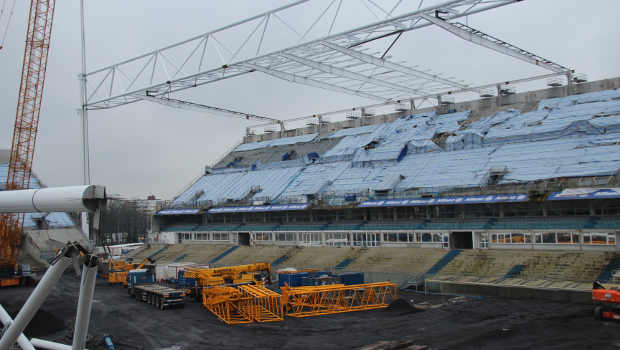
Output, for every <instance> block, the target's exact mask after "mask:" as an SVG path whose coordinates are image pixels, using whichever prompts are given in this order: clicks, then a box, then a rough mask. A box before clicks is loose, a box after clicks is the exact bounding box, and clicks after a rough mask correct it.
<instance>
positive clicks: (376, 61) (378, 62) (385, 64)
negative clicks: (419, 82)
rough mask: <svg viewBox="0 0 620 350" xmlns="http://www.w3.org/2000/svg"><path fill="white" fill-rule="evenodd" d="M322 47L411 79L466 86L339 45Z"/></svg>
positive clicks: (327, 44)
mask: <svg viewBox="0 0 620 350" xmlns="http://www.w3.org/2000/svg"><path fill="white" fill-rule="evenodd" d="M322 44H323V45H325V46H327V47H329V48H330V49H332V50H335V51H338V52H340V53H342V54H344V55H347V56H350V57H354V58H356V59H358V60H360V61H362V62H365V63H368V64H372V65H375V66H377V67H382V68H387V69H390V70H395V71H397V72H401V73H404V74H408V75H410V76H412V77H416V78H421V79H425V80H431V81H436V82H440V83H442V84H445V85H448V86H452V87H459V88H466V87H467V85H466V84H463V83H459V82H457V81H453V80H449V79H445V78H442V77H440V76H438V75H435V74H430V73H426V72H422V71H419V70H417V69H413V68H410V67H407V66H403V65H400V64H398V63H394V62H390V61H388V60H384V59H381V58H377V57H375V56H372V55H368V54H365V53H363V52H359V51H356V50H353V49H349V48H346V47H343V46H340V45H336V44H334V43H330V42H327V41H324V42H322Z"/></svg>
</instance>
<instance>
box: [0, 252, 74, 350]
mask: <svg viewBox="0 0 620 350" xmlns="http://www.w3.org/2000/svg"><path fill="white" fill-rule="evenodd" d="M63 253H66V254H64V255H59V256H58V257H57V258H56V260H55V261H54V262H53V263H52V264H51V265H50V267H49V268H48V269H47V271H46V272H45V274H44V275H43V278H42V279H41V281H39V284H37V287H36V288H35V289H34V291H32V294H30V297H29V298H28V300H26V303H25V304H24V305H23V306H22V308H21V310H20V311H19V314H17V317H15V321H14V322H13V323H12V324H11V325H10V326H9V328H8V329H7V330H6V331H5V332H4V334H3V335H2V339H0V350H9V349H10V347H11V346H12V345H13V344H15V342H16V341H17V338H19V335H20V334H21V333H22V332H23V331H24V329H26V326H27V325H28V323H30V321H31V320H32V318H33V317H34V315H35V314H36V313H37V311H38V310H39V308H40V307H41V305H42V304H43V302H44V301H45V299H46V298H47V297H48V295H49V294H50V293H51V292H52V290H53V289H54V288H53V287H54V285H55V284H56V282H58V280H59V279H60V277H61V276H62V274H63V272H65V270H66V269H67V267H69V265H71V258H70V257H69V256H67V255H68V254H70V253H71V251H67V252H65V251H64V250H63Z"/></svg>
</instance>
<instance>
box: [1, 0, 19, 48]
mask: <svg viewBox="0 0 620 350" xmlns="http://www.w3.org/2000/svg"><path fill="white" fill-rule="evenodd" d="M15 2H17V0H13V5H11V12H9V18H8V19H7V21H6V26H5V27H4V34H3V35H2V41H1V42H0V49H1V48H3V47H4V42H5V40H6V35H7V34H8V32H9V26H10V25H11V19H12V18H13V13H14V12H15ZM5 5H6V0H4V1H3V2H2V13H4V8H5ZM1 18H2V14H0V19H1Z"/></svg>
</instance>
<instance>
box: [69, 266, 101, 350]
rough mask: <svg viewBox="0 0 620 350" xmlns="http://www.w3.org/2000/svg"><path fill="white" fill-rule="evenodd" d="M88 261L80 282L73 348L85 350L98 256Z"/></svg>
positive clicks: (74, 349)
mask: <svg viewBox="0 0 620 350" xmlns="http://www.w3.org/2000/svg"><path fill="white" fill-rule="evenodd" d="M93 259H94V261H87V262H86V263H84V266H83V268H82V281H81V283H80V298H79V300H78V308H77V314H76V316H75V329H74V331H73V346H72V349H73V350H84V346H85V345H86V336H87V335H88V324H89V323H90V312H91V307H92V300H93V295H94V294H95V282H96V278H97V260H96V259H97V258H95V257H93Z"/></svg>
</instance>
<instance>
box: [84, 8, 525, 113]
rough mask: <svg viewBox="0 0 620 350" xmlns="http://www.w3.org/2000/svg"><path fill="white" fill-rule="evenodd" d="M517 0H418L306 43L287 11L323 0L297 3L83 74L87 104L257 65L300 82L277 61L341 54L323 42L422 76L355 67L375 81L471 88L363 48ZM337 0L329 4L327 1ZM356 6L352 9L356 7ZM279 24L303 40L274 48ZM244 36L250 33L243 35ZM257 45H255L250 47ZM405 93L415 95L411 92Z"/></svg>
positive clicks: (177, 87) (391, 93) (366, 88)
mask: <svg viewBox="0 0 620 350" xmlns="http://www.w3.org/2000/svg"><path fill="white" fill-rule="evenodd" d="M519 1H522V0H445V1H443V2H439V1H438V2H439V3H437V4H433V5H429V6H427V7H424V8H422V1H420V3H419V5H418V7H417V9H415V10H413V11H410V12H406V13H403V14H400V15H392V12H393V9H392V11H389V12H387V11H385V10H384V11H383V12H385V13H386V18H385V19H383V20H380V21H377V22H374V23H371V24H368V25H363V26H360V27H356V28H353V29H350V30H347V31H344V32H341V33H338V34H332V33H331V30H332V29H333V28H334V26H333V24H332V25H331V26H330V31H329V32H327V34H326V36H323V37H319V38H317V39H308V40H307V41H304V40H305V39H304V35H302V34H300V33H306V32H307V31H308V30H309V29H305V28H300V27H304V24H303V23H295V22H291V23H289V22H287V21H285V20H284V17H282V16H281V15H282V14H283V13H282V12H284V11H293V10H294V9H295V8H296V7H297V6H298V5H301V4H307V5H308V6H311V5H310V4H319V3H320V2H312V1H309V0H298V1H295V2H292V3H290V4H287V5H284V6H282V7H279V8H276V9H274V10H271V11H267V12H264V13H262V14H259V15H256V16H253V17H250V18H247V19H245V20H242V21H238V22H236V23H233V24H230V25H227V26H224V27H221V28H218V29H215V30H212V31H210V32H207V33H203V34H201V35H198V36H195V37H193V38H190V39H187V40H183V41H180V42H178V43H175V44H172V45H168V46H166V47H163V48H159V49H157V50H154V51H151V52H149V53H146V54H143V55H139V56H137V57H134V58H130V59H127V60H123V61H121V62H117V63H115V64H112V65H110V66H107V67H104V68H101V69H97V70H94V71H91V72H89V73H87V74H86V77H87V79H88V82H89V83H90V84H92V85H91V86H92V87H93V90H91V91H90V92H91V94H90V95H89V96H88V100H87V103H86V106H87V108H88V109H91V110H92V109H107V108H113V107H117V106H120V105H125V104H130V103H134V102H138V101H141V100H142V99H141V97H142V96H144V95H145V92H146V91H149V92H151V93H152V95H161V94H163V93H168V94H169V93H173V92H176V91H181V90H185V89H191V88H194V87H197V86H201V85H206V84H211V83H214V82H216V81H220V80H223V79H230V78H234V77H236V76H239V75H243V74H248V73H251V72H253V71H255V69H248V67H249V66H252V65H255V66H261V67H263V68H264V67H269V68H274V69H277V70H278V71H280V72H282V73H289V74H297V75H298V77H296V78H294V79H292V80H291V79H290V78H291V76H287V77H286V78H285V80H288V81H297V82H300V81H302V80H304V79H300V77H299V75H301V74H299V73H298V72H290V71H291V70H298V69H299V68H303V67H306V66H304V65H301V64H297V66H291V67H290V68H288V69H283V68H280V67H279V65H280V64H282V61H283V60H284V59H283V57H282V54H283V53H289V54H293V55H296V56H300V57H304V58H306V59H308V58H311V59H312V60H316V58H314V57H316V55H321V54H325V55H328V56H329V55H331V54H334V53H337V52H338V51H335V50H332V49H329V48H328V47H327V46H324V43H329V44H333V45H336V46H338V47H341V48H343V49H345V50H350V51H347V52H348V53H349V54H350V55H349V56H350V57H351V55H354V56H355V57H358V58H357V59H358V60H359V61H360V62H374V63H375V65H376V66H378V67H384V68H385V69H386V70H392V71H395V72H400V73H401V74H403V75H404V76H409V77H417V78H418V79H415V80H417V82H414V81H403V80H401V82H400V83H399V82H397V81H396V80H393V79H392V78H389V79H388V78H384V77H383V76H381V77H379V76H377V75H376V74H373V73H370V72H361V71H359V70H355V73H357V74H363V75H370V76H371V77H372V78H374V79H376V80H383V81H387V82H390V83H393V84H399V85H404V86H406V87H408V88H409V89H410V90H411V89H413V90H423V91H425V92H427V93H428V92H431V91H430V90H429V89H428V88H422V87H420V86H418V85H419V84H417V83H420V82H421V81H428V82H429V83H432V84H441V85H442V86H441V87H442V88H446V87H447V88H466V87H467V86H468V85H466V84H464V83H462V82H459V81H453V80H454V79H452V78H442V77H440V76H438V75H436V74H431V73H429V72H427V71H418V70H416V69H414V68H409V67H406V66H404V65H402V64H399V63H394V62H390V61H388V60H384V59H381V58H378V56H375V55H374V54H373V55H368V53H366V54H365V53H364V49H365V45H366V43H370V42H373V41H375V40H379V39H382V38H387V37H390V36H392V35H398V34H400V33H404V32H408V31H414V30H417V29H420V28H423V27H428V26H432V25H433V24H432V23H430V22H428V21H425V20H424V18H423V17H422V15H433V14H434V13H435V11H441V12H442V13H445V14H446V20H455V19H457V18H460V17H464V16H469V15H473V14H476V13H481V12H484V11H488V10H491V9H495V8H498V7H501V6H505V5H509V4H513V3H516V2H519ZM336 2H337V1H332V2H330V4H331V3H333V4H335V3H336ZM317 6H322V5H321V4H319V5H317ZM351 9H352V10H353V9H354V7H351ZM346 11H349V9H348V7H347V8H345V7H344V6H343V7H342V8H341V9H339V10H338V11H337V12H338V14H337V15H335V16H334V17H333V18H334V19H333V20H332V21H336V20H337V18H346V17H347V16H354V15H357V13H354V12H351V13H349V14H347V13H346ZM324 12H325V11H323V12H321V13H324ZM321 16H323V15H321ZM270 19H272V20H270ZM273 19H275V21H274V20H273ZM319 19H320V18H319ZM276 23H277V24H278V25H280V24H283V25H284V26H285V27H286V28H288V29H289V30H291V32H294V33H296V35H297V36H298V39H299V41H298V42H297V43H295V42H292V43H291V44H290V45H291V46H286V45H287V44H286V43H287V42H286V41H283V42H282V45H281V46H283V47H279V46H278V45H279V44H275V46H274V44H273V42H278V41H280V36H281V33H280V32H278V31H277V30H276V29H275V28H277V27H275V26H273V24H276ZM310 29H311V28H310ZM315 29H317V28H315ZM317 30H318V29H317ZM238 31H239V32H240V34H241V35H232V36H231V35H227V34H226V33H231V34H232V33H237V32H238ZM243 33H245V34H246V35H245V36H244V35H243ZM315 34H316V33H315ZM224 38H226V39H224ZM265 43H270V46H265ZM254 44H256V47H254V46H253V45H254ZM352 48H355V49H354V50H353V49H352ZM265 51H267V52H265ZM359 57H362V58H361V59H360V58H359ZM289 62H290V61H289ZM321 62H322V63H325V64H329V65H331V66H338V68H340V69H346V70H349V71H352V69H350V68H349V67H342V66H340V65H339V64H337V63H335V62H334V61H333V60H321ZM271 73H272V74H271V75H274V76H280V77H281V76H283V75H282V74H279V73H277V72H276V71H272V72H271ZM324 74H328V73H324ZM309 78H310V79H311V80H306V81H305V84H312V85H313V86H317V87H320V88H326V89H328V90H331V91H339V92H344V93H347V94H351V93H352V92H353V93H354V94H355V95H357V96H361V95H363V97H365V98H371V97H370V96H372V98H373V99H380V100H382V101H386V100H393V99H397V98H398V96H399V95H400V94H402V89H395V88H394V86H392V87H391V88H390V89H388V90H386V91H384V92H382V93H381V95H382V96H377V93H374V92H373V90H372V88H373V87H374V86H377V85H376V84H373V85H371V84H369V83H362V86H360V87H355V88H352V87H351V86H350V83H351V82H352V81H354V80H352V79H344V80H342V81H337V82H336V81H333V79H330V77H326V76H325V75H322V76H316V75H315V76H312V77H309ZM355 81H358V80H355ZM416 84H417V85H416ZM386 89H387V88H386ZM357 90H360V91H357ZM406 95H411V93H407V94H406ZM415 95H420V93H417V94H415Z"/></svg>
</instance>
